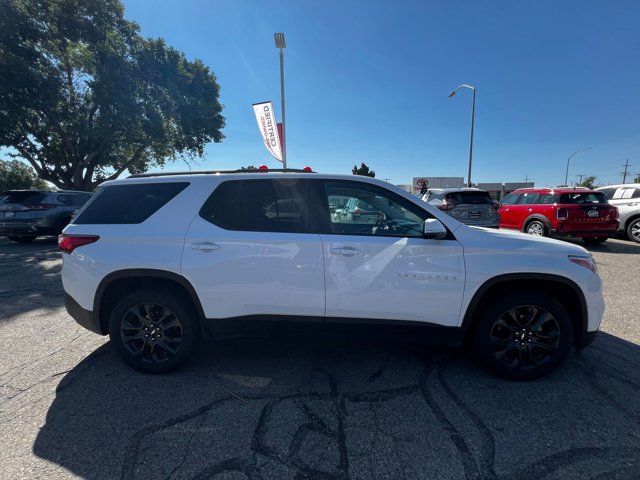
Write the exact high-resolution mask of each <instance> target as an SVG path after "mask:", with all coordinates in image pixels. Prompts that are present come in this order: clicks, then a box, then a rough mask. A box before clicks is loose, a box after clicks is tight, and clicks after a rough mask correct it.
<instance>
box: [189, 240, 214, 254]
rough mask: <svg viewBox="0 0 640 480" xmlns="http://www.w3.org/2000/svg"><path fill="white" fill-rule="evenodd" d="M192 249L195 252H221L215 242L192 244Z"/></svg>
mask: <svg viewBox="0 0 640 480" xmlns="http://www.w3.org/2000/svg"><path fill="white" fill-rule="evenodd" d="M191 248H192V249H194V250H200V251H201V252H213V251H215V250H220V245H218V244H217V243H213V242H202V243H192V244H191Z"/></svg>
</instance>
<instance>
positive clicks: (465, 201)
mask: <svg viewBox="0 0 640 480" xmlns="http://www.w3.org/2000/svg"><path fill="white" fill-rule="evenodd" d="M446 199H447V202H448V203H454V204H455V205H491V204H492V203H493V201H492V200H491V197H490V196H489V194H488V193H487V192H451V193H447V195H446Z"/></svg>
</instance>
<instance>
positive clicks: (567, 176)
mask: <svg viewBox="0 0 640 480" xmlns="http://www.w3.org/2000/svg"><path fill="white" fill-rule="evenodd" d="M586 150H591V147H587V148H582V149H580V150H578V151H576V152H573V153H572V154H571V155H569V158H567V170H566V171H565V174H564V186H565V187H568V186H569V185H567V181H568V180H569V160H571V159H572V158H573V157H574V156H575V155H577V154H579V153H580V152H584V151H586Z"/></svg>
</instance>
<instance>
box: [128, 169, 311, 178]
mask: <svg viewBox="0 0 640 480" xmlns="http://www.w3.org/2000/svg"><path fill="white" fill-rule="evenodd" d="M222 173H316V172H314V171H313V170H303V169H301V168H286V169H285V168H270V169H268V170H260V169H258V168H255V169H238V170H199V171H195V172H190V171H189V172H157V173H135V174H133V175H129V176H128V177H127V178H147V177H170V176H173V175H216V174H222Z"/></svg>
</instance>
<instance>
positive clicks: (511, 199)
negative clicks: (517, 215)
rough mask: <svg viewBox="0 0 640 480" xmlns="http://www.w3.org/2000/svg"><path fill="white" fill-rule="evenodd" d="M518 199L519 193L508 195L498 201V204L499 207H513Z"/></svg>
mask: <svg viewBox="0 0 640 480" xmlns="http://www.w3.org/2000/svg"><path fill="white" fill-rule="evenodd" d="M518 198H520V194H519V193H510V194H509V195H506V196H505V197H504V198H503V199H502V200H501V201H500V204H501V205H514V204H515V203H516V202H517V201H518Z"/></svg>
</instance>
